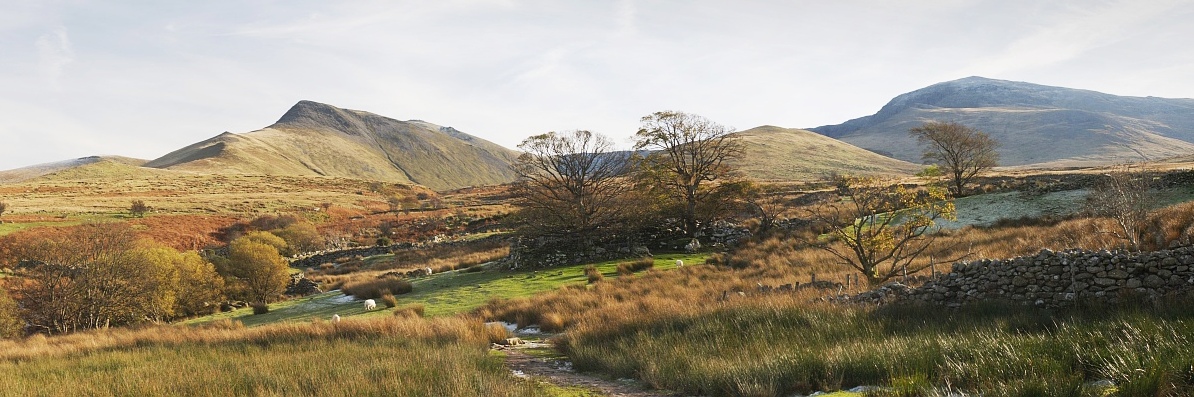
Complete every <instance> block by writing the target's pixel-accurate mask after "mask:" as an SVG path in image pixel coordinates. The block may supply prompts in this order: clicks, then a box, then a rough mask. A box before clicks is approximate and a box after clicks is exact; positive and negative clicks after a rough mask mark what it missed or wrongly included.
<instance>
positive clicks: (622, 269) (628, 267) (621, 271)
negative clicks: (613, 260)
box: [618, 258, 655, 276]
mask: <svg viewBox="0 0 1194 397" xmlns="http://www.w3.org/2000/svg"><path fill="white" fill-rule="evenodd" d="M653 267H655V259H654V258H641V259H637V260H634V261H630V262H623V263H619V264H618V275H619V276H629V275H631V274H634V273H638V272H641V271H643V270H647V269H650V268H653Z"/></svg>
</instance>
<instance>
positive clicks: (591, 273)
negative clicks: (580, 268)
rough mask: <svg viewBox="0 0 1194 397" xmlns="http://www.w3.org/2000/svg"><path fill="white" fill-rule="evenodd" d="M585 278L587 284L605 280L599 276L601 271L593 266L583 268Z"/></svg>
mask: <svg viewBox="0 0 1194 397" xmlns="http://www.w3.org/2000/svg"><path fill="white" fill-rule="evenodd" d="M585 276H588V277H589V284H592V283H595V282H598V281H601V280H604V279H605V276H602V275H601V271H599V270H597V266H593V265H588V266H585Z"/></svg>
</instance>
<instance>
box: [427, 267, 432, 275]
mask: <svg viewBox="0 0 1194 397" xmlns="http://www.w3.org/2000/svg"><path fill="white" fill-rule="evenodd" d="M427 275H428V276H430V275H431V268H430V267H429V268H427Z"/></svg>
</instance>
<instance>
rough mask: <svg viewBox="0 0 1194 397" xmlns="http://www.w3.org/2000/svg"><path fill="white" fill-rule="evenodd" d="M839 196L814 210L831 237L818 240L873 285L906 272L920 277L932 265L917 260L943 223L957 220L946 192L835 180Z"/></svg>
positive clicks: (842, 178) (869, 180) (867, 180)
mask: <svg viewBox="0 0 1194 397" xmlns="http://www.w3.org/2000/svg"><path fill="white" fill-rule="evenodd" d="M834 185H835V186H836V190H837V198H836V199H833V200H831V201H830V202H828V203H825V204H824V206H823V207H821V208H819V209H818V210H815V211H810V217H811V218H812V219H813V220H814V221H815V222H816V223H818V224H819V225H820V226H821V227H822V229H823V230H825V231H826V232H827V233H826V234H827V235H825V236H821V237H818V238H817V240H816V241H815V242H814V243H815V244H816V245H817V246H818V247H820V248H822V249H824V250H826V251H828V252H829V253H830V254H833V256H835V257H837V258H838V259H840V260H841V262H842V263H843V264H845V265H848V266H850V267H851V268H854V269H855V270H857V271H859V272H860V273H862V275H863V276H864V277H866V279H867V281H868V282H869V283H870V284H871V285H877V284H880V283H883V282H885V281H887V280H889V279H891V278H892V277H895V276H896V275H899V274H901V273H903V272H907V273H916V272H918V271H921V270H923V269H925V268H926V267H928V266H930V265H931V263H928V264H926V263H921V264H920V265H914V262H913V261H914V260H915V259H916V258H917V257H918V256H920V255H921V254H922V253H924V252H925V250H927V249H928V248H929V246H930V245H931V244H932V242H933V236H932V235H931V234H930V233H929V232H930V231H932V229H933V227H934V226H935V224H936V221H937V220H939V219H952V218H953V217H954V215H955V209H954V205H953V201H952V200H951V199H950V198H949V195H948V194H947V193H946V192H945V190H944V189H942V188H939V187H935V186H927V187H924V188H921V189H914V188H909V187H906V186H903V185H894V186H893V185H890V184H888V183H885V182H884V181H882V180H880V179H877V178H873V177H848V176H838V177H835V178H834Z"/></svg>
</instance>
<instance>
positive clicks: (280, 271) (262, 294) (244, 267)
mask: <svg viewBox="0 0 1194 397" xmlns="http://www.w3.org/2000/svg"><path fill="white" fill-rule="evenodd" d="M285 249H286V241H285V240H282V238H280V237H278V236H275V235H273V234H271V233H269V232H249V233H248V234H245V235H244V236H241V237H240V238H237V239H236V240H233V241H232V243H231V244H229V245H228V256H227V257H226V258H222V259H221V260H219V262H220V263H218V265H219V268H220V273H221V274H222V275H223V276H224V279H225V285H226V286H227V287H228V290H229V293H230V294H232V295H233V296H235V297H238V298H242V299H244V300H246V301H250V302H253V303H269V302H271V301H274V300H276V299H277V298H278V297H280V296H282V293H283V292H285V291H286V285H287V284H288V283H289V282H290V273H289V271H288V269H287V264H286V259H285V258H282V255H281V254H280V253H279V252H281V251H282V250H285Z"/></svg>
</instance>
